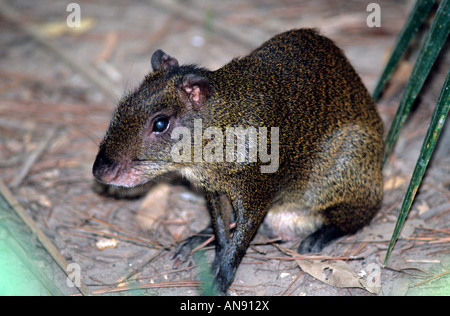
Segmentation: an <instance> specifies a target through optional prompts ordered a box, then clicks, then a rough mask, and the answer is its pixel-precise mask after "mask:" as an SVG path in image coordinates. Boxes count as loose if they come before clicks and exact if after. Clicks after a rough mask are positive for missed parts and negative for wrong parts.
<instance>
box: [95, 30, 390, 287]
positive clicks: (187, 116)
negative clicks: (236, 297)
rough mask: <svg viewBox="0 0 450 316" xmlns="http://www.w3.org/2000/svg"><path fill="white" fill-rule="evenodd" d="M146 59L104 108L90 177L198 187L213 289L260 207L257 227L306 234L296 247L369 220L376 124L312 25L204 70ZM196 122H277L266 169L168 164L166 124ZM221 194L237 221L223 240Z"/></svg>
mask: <svg viewBox="0 0 450 316" xmlns="http://www.w3.org/2000/svg"><path fill="white" fill-rule="evenodd" d="M152 65H153V68H154V70H155V71H154V72H153V73H151V74H149V75H148V76H147V77H146V78H145V80H144V82H143V83H142V85H141V86H140V87H139V88H138V89H137V90H136V91H135V92H133V93H131V94H129V95H128V96H126V97H125V98H124V99H123V100H122V101H121V103H120V105H119V107H118V109H117V110H116V113H115V115H114V117H113V120H112V122H111V125H110V128H109V130H108V132H107V134H106V136H105V139H104V141H103V142H102V143H101V145H100V151H99V155H98V157H97V160H96V162H95V164H94V174H95V175H96V177H97V178H98V179H99V180H101V181H104V182H108V183H111V184H115V185H123V186H134V185H137V184H140V183H143V182H145V181H148V180H150V179H152V178H154V177H155V176H157V175H160V174H163V173H166V172H169V171H176V170H177V171H181V172H182V174H184V175H185V176H186V177H187V178H188V179H190V180H191V181H193V182H195V183H197V184H199V185H200V186H201V187H203V188H204V190H205V196H206V198H207V200H208V205H209V208H210V211H211V216H212V222H213V226H214V229H215V233H216V240H217V248H216V259H215V261H214V263H213V270H214V273H215V275H216V287H217V290H218V292H220V293H225V292H226V290H227V289H228V287H229V285H230V284H231V282H232V281H233V278H234V273H235V270H236V268H237V266H238V265H239V263H240V261H241V259H242V257H243V255H244V254H245V251H246V249H247V247H248V244H249V243H250V240H251V238H252V237H253V235H254V234H255V232H256V230H257V228H258V227H259V225H260V223H261V222H262V221H263V219H264V217H265V215H266V213H267V212H269V215H268V216H267V218H266V220H265V222H264V227H265V229H266V231H268V232H269V233H272V234H278V235H283V236H287V237H291V236H292V235H309V234H311V233H313V235H310V237H311V236H312V237H311V238H309V242H310V245H308V246H305V247H303V250H302V249H299V250H300V251H305V249H306V251H308V249H309V250H311V249H313V250H320V249H321V247H323V246H324V244H326V243H327V242H329V240H331V239H333V238H336V237H337V236H340V235H342V234H347V233H353V232H355V231H357V230H358V229H359V228H361V227H362V226H364V225H366V224H367V223H369V222H370V220H371V219H372V217H373V216H374V214H375V212H376V210H377V209H378V208H379V207H380V204H381V199H382V194H383V192H382V191H383V190H382V175H381V157H382V154H383V124H382V121H381V119H380V117H379V115H378V113H377V110H376V108H375V104H374V101H373V100H372V98H371V97H370V95H369V93H368V91H367V90H366V88H365V87H364V85H363V83H362V82H361V79H360V78H359V76H358V75H357V73H356V72H355V70H354V69H353V67H352V66H351V65H350V63H349V62H348V60H347V59H346V58H345V56H344V54H343V53H342V52H341V50H340V49H339V48H337V47H336V46H335V45H334V43H333V42H332V41H331V40H329V39H327V38H325V37H323V36H320V35H319V34H318V33H317V32H316V31H315V30H310V29H300V30H292V31H289V32H286V33H282V34H280V35H277V36H275V37H273V38H272V39H270V40H269V41H267V42H266V43H264V44H263V45H261V46H260V47H259V48H257V49H256V50H255V51H253V52H252V53H251V54H250V55H248V56H246V57H243V58H240V59H239V58H238V59H234V60H232V61H231V62H230V63H229V64H227V65H225V66H224V67H223V68H220V69H218V70H216V71H209V70H206V69H203V68H199V67H196V66H192V65H188V66H179V65H178V61H177V60H176V59H174V58H172V57H170V56H168V55H167V54H165V53H164V52H162V51H157V52H156V53H155V55H154V57H153V58H152ZM161 115H164V116H166V117H168V119H169V120H170V125H169V128H168V130H167V131H166V132H165V133H160V134H158V133H153V132H152V126H153V124H154V121H155V118H157V117H159V116H161ZM198 118H201V119H202V123H203V129H206V128H207V127H210V126H215V127H219V128H221V129H222V130H225V128H227V127H237V126H240V127H244V128H246V127H250V126H253V127H257V128H258V127H268V128H269V129H270V127H279V131H280V134H279V141H280V148H279V162H280V165H279V169H278V171H277V172H275V173H270V174H264V173H261V171H260V167H261V165H263V164H262V163H261V162H260V161H258V162H257V163H236V162H220V163H219V162H216V163H202V162H186V163H176V162H173V161H172V160H171V158H170V149H171V148H172V146H173V145H174V144H175V142H176V140H173V139H171V137H170V133H171V131H173V129H174V128H175V127H178V126H185V127H188V128H189V129H190V130H191V131H192V130H193V120H194V119H198ZM269 144H270V141H269ZM192 156H194V153H192ZM223 197H226V198H227V199H228V201H229V202H228V203H231V205H232V209H233V212H234V216H235V220H236V223H237V225H236V229H235V231H234V233H233V236H230V235H229V229H228V226H229V219H230V214H229V207H226V206H223ZM328 227H332V229H324V228H328ZM314 232H316V234H314ZM318 236H319V237H318ZM321 238H322V239H323V240H321ZM315 243H317V246H314V244H315Z"/></svg>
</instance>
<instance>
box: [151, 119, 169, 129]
mask: <svg viewBox="0 0 450 316" xmlns="http://www.w3.org/2000/svg"><path fill="white" fill-rule="evenodd" d="M168 128H169V118H168V117H167V116H160V117H158V118H156V119H155V121H154V123H153V132H155V133H164V132H165V131H166V130H167V129H168Z"/></svg>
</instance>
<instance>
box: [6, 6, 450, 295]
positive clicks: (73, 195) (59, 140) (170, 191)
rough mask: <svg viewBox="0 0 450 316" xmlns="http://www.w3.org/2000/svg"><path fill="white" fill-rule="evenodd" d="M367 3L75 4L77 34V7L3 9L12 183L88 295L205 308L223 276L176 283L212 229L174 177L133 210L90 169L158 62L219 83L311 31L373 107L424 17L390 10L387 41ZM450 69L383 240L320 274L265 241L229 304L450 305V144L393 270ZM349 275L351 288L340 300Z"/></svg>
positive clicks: (375, 230) (445, 64)
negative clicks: (302, 298)
mask: <svg viewBox="0 0 450 316" xmlns="http://www.w3.org/2000/svg"><path fill="white" fill-rule="evenodd" d="M370 2H372V1H366V0H364V1H360V0H345V1H335V0H333V1H328V0H322V1H312V0H309V1H305V0H282V1H267V0H264V1H259V0H258V1H257V0H249V1H237V0H232V1H206V0H189V1H175V0H170V1H166V0H164V1H163V0H155V1H144V0H140V1H139V0H132V1H124V0H120V1H114V4H112V2H111V1H105V0H102V1H95V3H94V2H93V1H78V2H77V3H78V4H80V8H81V27H80V28H69V27H68V26H67V23H66V22H67V21H66V19H67V17H68V16H69V14H71V12H68V11H67V10H66V9H67V5H68V3H69V1H58V2H57V1H51V0H35V1H27V0H14V1H5V0H3V1H0V12H1V17H0V27H1V29H2V32H1V34H0V181H1V182H3V183H5V184H6V186H7V187H8V188H9V190H11V192H12V194H13V195H14V197H15V198H16V199H17V200H18V201H19V203H20V205H22V206H23V207H24V208H25V210H26V212H27V214H28V215H30V216H31V218H32V219H33V220H34V221H35V222H36V223H37V226H38V227H39V228H40V229H41V230H42V231H43V232H44V234H45V235H46V236H47V237H48V239H49V240H50V241H51V242H52V243H53V244H54V245H55V246H56V248H57V249H58V250H59V252H60V254H61V255H62V257H63V258H64V259H65V260H67V262H69V263H76V264H78V265H79V266H80V267H81V277H82V281H83V282H84V283H85V284H86V285H87V286H88V288H89V289H90V291H92V292H93V293H95V294H104V293H115V295H132V294H138V293H139V294H142V293H143V294H147V295H197V294H198V293H199V292H198V286H197V285H198V280H199V270H201V269H199V266H198V264H199V262H211V260H212V258H213V255H214V251H213V250H212V249H209V248H207V249H208V250H207V251H206V252H205V254H206V256H204V257H203V258H204V259H203V260H201V259H198V260H197V265H196V263H195V262H194V261H191V262H190V263H186V264H182V265H180V266H179V267H177V269H174V268H173V263H174V262H173V261H172V260H170V256H171V254H172V253H173V252H174V250H175V249H176V245H177V244H178V243H179V242H180V241H181V240H183V239H184V238H186V237H188V236H190V235H192V234H194V233H196V232H198V231H199V230H201V229H202V228H204V227H205V226H206V225H207V224H208V221H209V215H208V213H207V210H206V207H205V202H204V200H203V197H202V195H201V194H200V193H199V192H196V191H195V190H194V189H193V188H191V187H190V186H189V185H188V184H186V183H185V182H183V181H182V180H180V179H179V178H177V177H172V176H170V177H169V176H167V177H164V178H162V179H160V180H159V181H158V182H156V183H152V184H151V185H149V186H147V187H146V188H141V190H138V192H132V194H134V198H131V197H130V192H126V193H123V192H118V191H117V190H105V188H104V187H102V186H99V185H98V184H96V183H95V181H94V179H93V176H92V173H91V169H92V164H93V161H94V159H95V155H96V153H97V149H98V145H99V142H100V140H101V138H102V136H103V134H104V132H105V130H106V128H107V127H108V124H109V120H110V118H111V115H112V111H113V109H114V107H115V106H116V105H117V102H118V99H119V98H120V96H121V95H123V94H124V93H126V92H128V91H130V90H132V89H133V87H135V86H136V85H137V84H138V83H139V81H140V80H142V79H143V77H144V76H145V74H146V73H148V72H149V71H150V68H151V67H150V57H151V55H152V53H153V52H154V51H155V50H157V49H163V50H165V51H166V52H168V53H169V54H170V55H173V56H175V57H176V58H177V59H178V60H179V61H180V63H197V64H201V65H202V66H205V67H208V68H210V69H217V68H219V67H220V66H222V65H224V64H225V63H227V62H228V61H229V60H231V59H232V58H233V57H236V56H243V55H245V54H247V53H248V52H250V51H251V50H252V49H253V48H255V47H257V46H258V45H259V44H261V43H262V42H263V41H265V40H267V39H269V38H270V37H271V36H273V35H275V34H277V33H280V32H282V31H285V30H288V29H291V28H298V27H315V28H319V29H320V30H321V32H322V33H323V34H324V35H326V36H329V37H330V38H332V39H333V40H334V41H335V42H336V43H337V44H338V45H339V46H340V47H341V48H342V49H343V50H344V51H345V53H346V55H347V56H348V58H349V59H350V61H351V62H352V64H353V65H354V66H355V68H356V69H357V71H358V72H359V74H360V75H361V77H362V79H363V81H364V82H365V84H366V85H367V87H368V89H369V90H370V91H372V90H373V88H374V86H375V84H376V82H377V80H378V78H379V76H380V73H381V71H382V68H383V65H384V63H385V62H386V58H387V57H388V56H389V53H390V51H391V48H392V46H393V45H394V43H395V39H396V36H397V34H398V32H399V31H400V30H401V27H402V26H403V23H404V22H405V20H406V18H407V15H408V12H409V10H410V9H411V5H412V1H395V2H393V1H385V0H383V1H377V3H378V4H379V5H380V9H381V15H380V17H381V27H380V28H376V27H375V28H370V27H368V25H367V17H368V15H369V14H370V12H367V10H366V9H367V5H368V4H369V3H370ZM71 21H72V20H71ZM69 22H70V21H69ZM447 46H448V45H447ZM410 59H411V60H412V61H411V60H405V61H404V62H403V63H402V65H401V67H399V69H398V71H397V72H396V74H395V76H394V78H393V80H392V83H391V85H390V87H389V89H388V90H387V91H386V93H385V94H384V97H383V98H382V100H380V102H378V109H379V111H380V114H381V115H382V118H383V120H384V122H385V125H386V129H387V128H388V127H389V125H390V122H391V121H392V118H393V116H394V114H395V111H396V107H397V105H398V102H399V99H400V97H401V94H402V91H403V88H404V85H405V83H406V81H407V78H408V74H409V72H410V70H411V68H412V65H413V61H414V50H413V51H412V53H411V58H410ZM449 64H450V58H449V54H448V47H446V48H444V50H443V52H442V53H441V57H440V58H439V62H438V64H437V65H436V67H434V69H433V71H432V74H431V76H430V79H429V80H428V81H427V83H426V85H425V87H424V91H423V93H422V94H421V96H420V100H419V101H418V102H417V106H415V111H414V113H413V115H412V116H411V118H410V119H408V121H407V124H406V126H405V128H404V129H403V131H402V133H401V135H400V139H399V141H398V142H397V144H396V147H395V150H394V152H393V153H392V155H391V156H390V158H389V160H388V162H387V165H386V168H385V170H384V178H385V196H384V202H383V206H382V208H381V210H380V212H379V213H378V215H377V216H376V218H375V219H374V220H373V222H372V224H371V225H370V226H369V227H366V228H364V229H363V230H362V231H360V232H358V233H357V234H355V235H353V236H348V237H344V238H341V239H340V240H339V241H338V242H336V243H334V244H332V245H330V246H328V247H327V248H326V249H325V250H324V252H323V253H322V254H321V256H322V257H321V260H318V259H317V258H315V259H314V260H312V259H311V258H309V259H310V260H306V259H308V258H306V259H305V258H303V259H302V258H299V257H297V256H295V254H292V252H291V251H292V250H295V249H296V247H297V245H298V242H299V241H297V242H292V243H284V244H279V243H276V242H274V241H268V240H266V239H265V238H264V236H262V235H260V234H258V235H257V236H256V237H255V239H254V244H253V245H252V246H251V247H250V249H249V250H248V252H247V255H246V256H245V257H244V259H243V262H242V263H241V265H240V267H239V269H238V271H237V274H236V279H235V281H234V283H233V285H232V287H231V289H232V293H234V294H236V295H358V296H362V295H404V294H418V293H419V294H447V295H449V294H450V285H449V282H450V281H449V278H448V276H449V275H448V271H449V270H450V259H449V257H450V254H449V252H450V251H449V249H450V247H449V245H450V240H449V238H450V230H449V225H448V223H449V220H450V177H449V175H450V155H449V154H450V141H449V139H450V129H449V128H447V129H446V130H445V131H444V132H443V135H442V137H441V142H440V144H439V148H438V151H437V153H436V154H435V156H434V158H433V160H432V161H431V163H430V166H429V169H428V172H427V174H426V177H425V179H424V182H423V184H422V186H421V189H420V191H419V193H418V195H417V199H416V202H415V203H414V205H413V207H412V210H411V213H410V215H409V218H408V221H407V222H406V227H405V228H404V230H403V233H402V236H401V238H400V240H399V242H398V243H397V245H396V248H395V250H394V252H393V254H392V257H391V259H390V261H389V262H388V264H387V266H386V267H383V261H384V256H385V254H386V249H387V246H388V242H389V239H390V237H391V234H392V229H393V226H394V224H395V221H396V219H397V216H398V213H399V209H400V206H401V203H402V198H403V195H404V194H405V191H406V188H407V186H408V183H409V179H410V176H411V174H412V171H413V169H414V165H415V161H416V159H417V156H418V153H419V150H420V147H421V145H422V141H423V138H424V135H425V132H426V129H427V127H428V122H429V120H430V118H431V113H432V111H433V107H434V105H435V103H436V101H437V98H438V96H439V93H440V89H441V87H442V85H443V82H444V79H445V75H446V73H447V71H448V69H449ZM448 125H449V124H447V126H448ZM144 189H145V190H149V193H148V194H147V195H146V194H145V190H144ZM143 192H144V193H143ZM102 243H103V244H102ZM295 259H296V260H295ZM310 262H313V264H312V265H311V264H310ZM345 272H349V273H347V274H346V276H347V277H346V278H345V277H342V278H340V279H339V280H338V281H336V282H335V283H333V285H330V284H329V283H330V282H332V279H335V278H333V277H332V276H333V275H340V273H344V274H345ZM354 282H356V285H355V283H354ZM349 284H350V285H349ZM346 286H349V287H346ZM136 288H138V289H139V290H134V291H132V290H130V289H136ZM141 289H145V290H142V291H141ZM62 292H63V293H64V294H77V293H78V291H77V290H76V289H75V288H63V289H62Z"/></svg>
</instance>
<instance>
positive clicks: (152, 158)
mask: <svg viewBox="0 0 450 316" xmlns="http://www.w3.org/2000/svg"><path fill="white" fill-rule="evenodd" d="M151 64H152V67H153V70H154V71H153V73H150V74H149V75H148V76H147V77H146V78H145V79H144V81H143V82H142V84H141V85H140V87H139V88H138V89H137V90H136V91H134V92H132V93H130V94H128V95H127V96H125V97H124V98H123V99H122V100H121V101H120V103H119V106H118V107H117V109H116V111H115V113H114V115H113V118H112V120H111V123H110V126H109V128H108V131H107V132H106V136H105V137H104V139H103V141H102V142H101V144H100V149H99V152H98V154H97V158H96V160H95V163H94V166H93V173H94V176H95V177H96V178H97V179H98V180H99V181H101V182H104V183H107V184H112V185H117V186H123V187H133V186H136V185H139V184H142V183H145V182H147V181H148V180H150V179H152V178H154V177H156V176H158V175H161V174H163V173H166V172H169V171H174V170H180V169H183V168H184V167H186V165H185V164H181V163H179V162H175V161H174V160H173V159H172V155H171V150H172V147H173V145H174V144H175V143H176V142H177V141H178V140H177V139H172V137H171V133H172V131H173V130H174V128H176V127H187V128H189V129H191V128H192V125H193V119H194V118H196V117H201V116H202V111H203V110H204V108H205V106H206V103H207V101H208V99H209V98H210V96H211V94H212V92H213V88H212V86H211V84H210V82H209V80H208V79H207V78H206V77H204V76H203V75H202V73H203V72H204V70H202V69H200V68H197V67H195V66H181V67H180V66H179V65H178V61H177V60H176V59H175V58H172V57H170V56H169V55H167V54H165V53H164V52H163V51H161V50H158V51H156V52H155V53H154V54H153V56H152V60H151Z"/></svg>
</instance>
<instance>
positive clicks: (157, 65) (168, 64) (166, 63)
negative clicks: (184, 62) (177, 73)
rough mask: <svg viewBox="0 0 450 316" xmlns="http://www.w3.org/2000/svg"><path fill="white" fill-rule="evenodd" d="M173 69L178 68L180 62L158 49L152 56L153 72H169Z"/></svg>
mask: <svg viewBox="0 0 450 316" xmlns="http://www.w3.org/2000/svg"><path fill="white" fill-rule="evenodd" d="M172 67H178V60H176V59H175V58H173V57H170V56H169V55H167V54H166V53H164V52H163V51H162V50H160V49H158V50H157V51H156V52H154V53H153V56H152V68H153V71H159V70H167V69H169V68H172Z"/></svg>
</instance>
